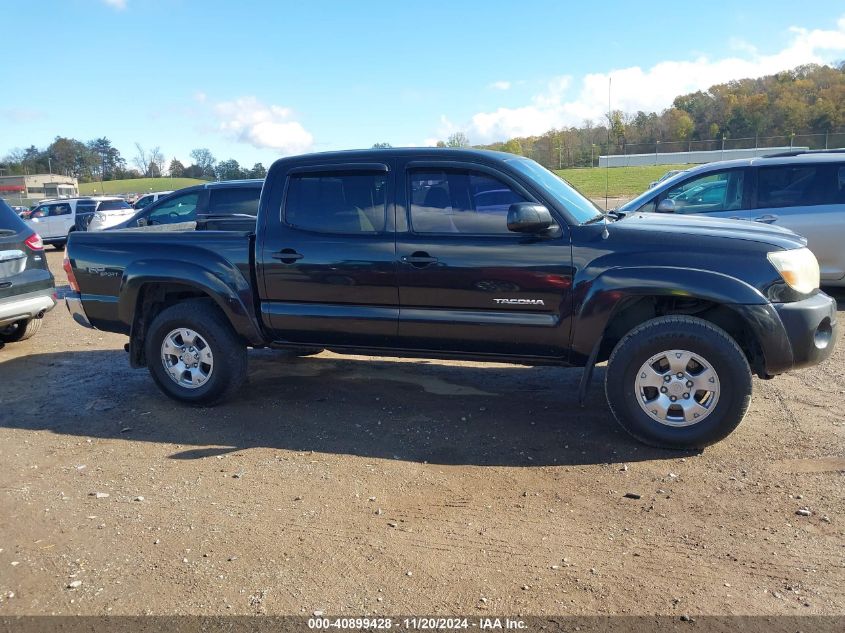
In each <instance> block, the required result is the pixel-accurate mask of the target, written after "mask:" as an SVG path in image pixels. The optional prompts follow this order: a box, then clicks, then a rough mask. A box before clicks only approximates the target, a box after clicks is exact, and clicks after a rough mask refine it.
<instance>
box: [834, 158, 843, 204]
mask: <svg viewBox="0 0 845 633" xmlns="http://www.w3.org/2000/svg"><path fill="white" fill-rule="evenodd" d="M835 195H836V200H835V202H837V203H841V202H845V165H837V166H836V193H835Z"/></svg>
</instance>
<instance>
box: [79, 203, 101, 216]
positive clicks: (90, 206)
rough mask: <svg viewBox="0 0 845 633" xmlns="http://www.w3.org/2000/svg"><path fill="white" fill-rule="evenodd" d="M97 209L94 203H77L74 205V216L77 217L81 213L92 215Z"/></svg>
mask: <svg viewBox="0 0 845 633" xmlns="http://www.w3.org/2000/svg"><path fill="white" fill-rule="evenodd" d="M96 208H97V203H96V202H77V203H76V214H77V215H79V214H81V213H93V212H94V209H96Z"/></svg>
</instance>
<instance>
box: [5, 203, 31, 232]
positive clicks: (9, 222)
mask: <svg viewBox="0 0 845 633" xmlns="http://www.w3.org/2000/svg"><path fill="white" fill-rule="evenodd" d="M24 230H28V229H27V226H26V224H24V223H23V220H21V219H20V218H19V217H18V214H17V213H15V212H14V211H12V209H11V207H10V206H9V205H8V204H6V201H5V200H3V199H2V198H0V234H2V233H5V232H7V231H11V232H13V233H20V232H21V231H24Z"/></svg>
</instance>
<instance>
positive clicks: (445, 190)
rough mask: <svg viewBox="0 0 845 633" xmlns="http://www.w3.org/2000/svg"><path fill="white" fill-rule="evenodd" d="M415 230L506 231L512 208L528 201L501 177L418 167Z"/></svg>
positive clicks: (414, 178) (414, 179) (414, 187)
mask: <svg viewBox="0 0 845 633" xmlns="http://www.w3.org/2000/svg"><path fill="white" fill-rule="evenodd" d="M410 196H411V226H412V227H413V229H414V232H415V233H468V234H476V235H506V234H510V235H513V233H510V232H509V231H508V209H509V208H510V206H511V205H512V204H514V203H515V202H527V200H526V198H525V197H524V196H522V195H521V194H520V193H518V192H516V191H514V190H513V189H511V188H510V186H508V185H507V184H505V183H504V182H502V181H501V180H499V179H497V178H494V177H493V176H489V175H487V174H486V173H483V172H476V171H470V170H458V169H455V170H452V169H450V170H440V169H438V170H428V169H426V170H415V171H412V172H411V177H410Z"/></svg>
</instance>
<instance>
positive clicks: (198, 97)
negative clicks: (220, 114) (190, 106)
mask: <svg viewBox="0 0 845 633" xmlns="http://www.w3.org/2000/svg"><path fill="white" fill-rule="evenodd" d="M206 99H208V95H207V94H205V93H204V92H203V91H202V90H198V91H197V92H195V93H194V101H196V102H197V103H205V102H206Z"/></svg>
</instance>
